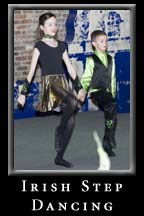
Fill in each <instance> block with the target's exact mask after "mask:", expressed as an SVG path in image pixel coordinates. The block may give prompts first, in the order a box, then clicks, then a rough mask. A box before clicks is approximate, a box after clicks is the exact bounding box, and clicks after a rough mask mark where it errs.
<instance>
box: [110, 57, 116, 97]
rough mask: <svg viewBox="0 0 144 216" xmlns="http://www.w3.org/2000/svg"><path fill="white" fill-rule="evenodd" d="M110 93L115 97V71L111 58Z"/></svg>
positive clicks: (113, 61)
mask: <svg viewBox="0 0 144 216" xmlns="http://www.w3.org/2000/svg"><path fill="white" fill-rule="evenodd" d="M111 93H112V96H113V97H114V98H115V97H116V73H115V60H114V58H112V75H111Z"/></svg>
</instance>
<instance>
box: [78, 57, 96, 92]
mask: <svg viewBox="0 0 144 216" xmlns="http://www.w3.org/2000/svg"><path fill="white" fill-rule="evenodd" d="M93 70H94V61H93V59H92V57H89V58H88V59H87V60H86V67H85V71H84V73H83V75H82V78H81V84H82V86H83V88H84V90H85V91H86V92H88V90H89V85H90V82H91V79H92V75H93Z"/></svg>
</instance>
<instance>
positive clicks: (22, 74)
mask: <svg viewBox="0 0 144 216" xmlns="http://www.w3.org/2000/svg"><path fill="white" fill-rule="evenodd" d="M45 12H52V13H54V14H55V15H56V17H57V23H58V29H59V31H58V39H60V40H65V34H66V29H65V21H66V18H67V15H68V13H69V11H68V10H51V11H48V10H14V81H17V80H21V79H25V78H26V76H27V74H28V72H29V67H30V62H31V57H32V51H33V46H34V43H35V39H36V30H37V26H38V18H39V16H40V15H41V14H42V13H45ZM34 81H40V69H39V67H37V69H36V72H35V77H34Z"/></svg>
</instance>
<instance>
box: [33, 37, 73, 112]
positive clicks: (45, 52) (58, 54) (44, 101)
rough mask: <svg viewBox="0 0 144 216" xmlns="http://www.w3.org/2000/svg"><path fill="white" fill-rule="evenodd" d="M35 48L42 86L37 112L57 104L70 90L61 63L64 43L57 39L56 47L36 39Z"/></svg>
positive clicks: (48, 109) (45, 110) (64, 48)
mask: <svg viewBox="0 0 144 216" xmlns="http://www.w3.org/2000/svg"><path fill="white" fill-rule="evenodd" d="M35 48H37V49H38V50H39V52H40V56H39V64H40V67H41V88H42V89H41V95H40V102H39V104H38V106H37V108H36V109H37V111H39V112H47V111H50V110H53V109H55V108H56V107H57V106H59V105H60V104H61V102H62V100H63V97H64V95H65V94H66V92H69V91H70V88H69V85H68V82H67V79H66V76H65V74H64V69H63V63H62V55H63V53H64V51H65V50H66V44H65V43H64V42H62V41H58V46H57V47H51V46H49V45H47V44H46V43H45V42H43V41H38V42H37V43H36V44H35ZM64 93H65V94H64Z"/></svg>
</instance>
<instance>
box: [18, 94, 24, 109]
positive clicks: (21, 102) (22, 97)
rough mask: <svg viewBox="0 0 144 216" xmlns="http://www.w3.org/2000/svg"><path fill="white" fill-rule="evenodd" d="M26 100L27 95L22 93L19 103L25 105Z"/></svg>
mask: <svg viewBox="0 0 144 216" xmlns="http://www.w3.org/2000/svg"><path fill="white" fill-rule="evenodd" d="M25 101H26V96H25V95H22V94H20V95H19V97H18V99H17V102H18V104H20V105H21V106H22V107H23V106H24V105H25Z"/></svg>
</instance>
